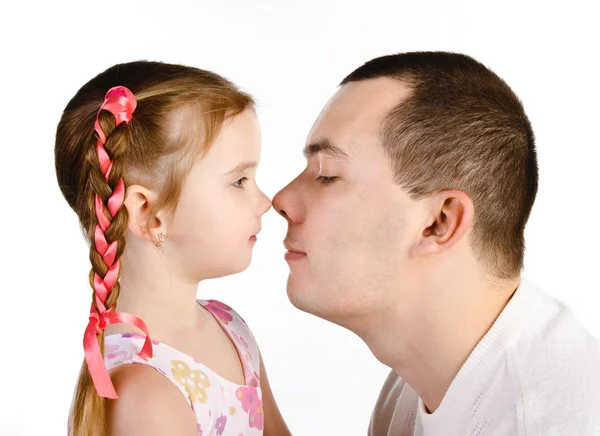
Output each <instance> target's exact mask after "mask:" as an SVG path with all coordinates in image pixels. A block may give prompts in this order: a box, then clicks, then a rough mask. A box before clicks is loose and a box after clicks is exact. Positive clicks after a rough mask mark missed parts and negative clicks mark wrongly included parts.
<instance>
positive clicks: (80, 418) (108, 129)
mask: <svg viewBox="0 0 600 436" xmlns="http://www.w3.org/2000/svg"><path fill="white" fill-rule="evenodd" d="M135 105H136V104H135V99H134V97H133V94H131V92H130V91H129V90H128V89H126V88H123V87H117V88H113V89H111V90H110V91H109V92H108V93H107V97H106V99H105V102H104V104H103V105H102V107H101V108H100V110H99V111H98V115H97V119H96V123H95V125H94V129H95V131H96V135H97V138H96V139H97V142H96V147H95V148H90V149H89V150H88V152H87V153H86V155H85V160H84V166H85V168H86V171H84V172H83V173H84V176H85V177H86V187H85V191H86V193H87V195H86V201H87V204H86V208H87V216H88V217H89V219H88V220H86V221H87V226H86V227H87V231H88V238H89V240H90V241H91V244H90V262H91V264H92V269H91V271H90V285H91V287H92V289H93V296H92V305H91V309H90V322H89V324H88V326H87V328H86V331H85V335H84V349H85V355H86V362H84V364H83V367H82V370H81V374H80V379H79V384H78V389H77V393H76V401H77V403H78V404H81V405H83V406H82V407H79V408H77V409H75V410H74V414H73V423H72V424H73V435H74V436H79V435H84V434H85V435H104V434H106V419H105V418H106V401H105V398H118V397H117V394H116V392H115V390H114V387H113V385H112V382H111V380H110V377H109V375H108V372H107V370H106V367H105V366H104V362H103V359H104V358H103V356H104V329H105V328H106V327H107V326H108V325H110V324H115V323H119V322H128V323H130V324H133V325H135V326H137V327H139V328H141V329H142V330H144V332H145V333H146V343H145V345H144V347H143V349H142V352H140V356H142V357H144V358H146V357H148V356H151V355H152V348H151V347H152V345H151V343H150V338H149V335H148V331H147V328H146V325H145V324H144V323H143V321H141V320H139V319H138V318H136V317H134V316H133V315H129V314H124V313H118V312H116V306H117V299H118V297H119V290H120V286H119V277H120V273H121V271H120V261H119V258H120V257H121V255H122V254H123V251H124V250H125V234H126V231H127V224H128V220H129V215H128V213H127V209H126V208H125V207H123V201H124V196H125V183H124V181H123V177H122V174H123V172H124V168H125V152H126V150H127V145H128V143H129V130H128V129H127V127H126V126H123V125H122V122H123V121H125V122H126V123H127V122H128V121H129V119H131V114H132V113H133V111H134V110H135ZM86 363H87V364H86Z"/></svg>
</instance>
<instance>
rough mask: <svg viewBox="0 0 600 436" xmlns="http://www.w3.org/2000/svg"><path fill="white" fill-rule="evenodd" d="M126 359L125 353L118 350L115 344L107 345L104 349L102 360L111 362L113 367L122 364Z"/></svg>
mask: <svg viewBox="0 0 600 436" xmlns="http://www.w3.org/2000/svg"><path fill="white" fill-rule="evenodd" d="M125 357H127V351H125V350H119V346H118V345H116V344H111V345H107V346H106V348H105V349H104V358H105V359H106V360H112V361H113V362H111V363H112V364H113V365H119V364H121V363H123V360H124V359H125Z"/></svg>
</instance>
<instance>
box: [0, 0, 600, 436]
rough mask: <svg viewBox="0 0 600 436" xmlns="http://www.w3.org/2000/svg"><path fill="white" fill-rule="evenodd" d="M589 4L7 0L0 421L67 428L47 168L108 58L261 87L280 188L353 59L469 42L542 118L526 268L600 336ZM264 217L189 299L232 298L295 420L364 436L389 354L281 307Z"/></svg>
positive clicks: (56, 217)
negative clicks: (240, 252)
mask: <svg viewBox="0 0 600 436" xmlns="http://www.w3.org/2000/svg"><path fill="white" fill-rule="evenodd" d="M593 3H595V2H592V1H590V2H588V3H584V2H581V1H569V2H566V1H564V2H550V1H539V2H514V1H503V2H497V3H496V4H492V3H491V2H479V1H441V0H436V1H427V2H418V1H410V2H403V1H393V2H392V1H390V2H383V1H376V0H370V1H361V2H357V3H354V4H353V3H351V2H348V1H337V2H335V1H310V2H291V1H275V0H272V1H262V2H258V1H251V0H237V1H200V0H198V1H175V0H171V1H168V2H166V1H160V2H158V1H149V0H146V1H143V2H142V1H140V2H132V1H113V0H103V1H66V0H54V1H38V2H27V1H22V2H19V4H18V6H17V5H14V4H13V5H11V4H9V3H8V2H3V5H2V6H1V7H0V8H1V10H0V36H1V38H0V41H1V42H0V44H1V54H2V57H1V60H0V62H1V63H2V68H1V69H0V74H1V82H0V86H1V87H2V91H1V93H0V112H1V113H0V115H1V116H0V123H1V130H0V132H1V140H0V143H1V144H2V145H1V154H0V162H1V171H0V178H1V185H0V186H1V187H2V191H1V193H2V194H1V199H2V201H1V203H0V208H1V210H0V212H1V213H0V220H1V221H0V232H1V233H0V256H1V258H0V259H1V262H0V270H1V279H0V310H1V312H0V403H1V404H0V406H1V407H0V434H1V435H39V434H44V435H64V434H65V430H66V418H67V410H68V407H69V404H70V400H71V395H72V389H73V384H74V382H75V379H76V376H77V373H78V370H79V366H80V363H81V359H82V345H81V341H82V334H83V329H84V327H85V325H86V322H87V310H88V307H89V302H90V298H91V293H90V288H89V286H88V284H87V274H88V271H89V267H90V266H89V262H88V259H87V256H88V251H87V247H86V246H85V243H84V242H83V238H82V237H81V235H80V233H79V228H78V222H77V220H76V217H75V214H74V213H73V212H71V210H70V209H69V207H68V205H67V204H66V202H65V201H64V200H63V198H62V196H61V194H60V191H59V189H58V187H57V184H56V179H55V175H54V161H53V145H54V138H53V136H54V132H55V129H56V124H57V122H58V120H59V117H60V115H61V111H62V109H63V108H64V106H65V105H66V103H67V101H68V100H69V99H70V98H71V97H72V95H73V94H74V93H75V92H76V91H77V89H78V88H79V87H80V86H81V85H83V84H84V83H85V82H86V81H87V80H89V79H90V78H91V77H92V76H94V75H96V74H97V73H99V72H100V71H102V70H104V69H105V68H107V67H109V66H111V65H112V64H114V63H117V62H124V61H131V60H137V59H149V60H162V61H168V62H177V63H184V64H188V65H192V66H197V67H201V68H205V69H211V70H214V71H216V72H218V73H220V74H222V75H224V76H226V77H228V78H229V79H231V80H233V81H234V82H236V83H237V84H238V85H240V86H241V87H242V88H243V89H245V90H247V91H249V92H251V93H252V94H254V95H255V96H256V97H257V99H258V101H259V116H260V121H261V124H262V126H263V136H264V146H263V161H262V164H261V169H260V171H259V182H260V183H261V186H262V188H263V189H264V191H265V192H266V193H267V194H268V195H269V196H272V195H274V194H275V193H276V192H277V190H278V189H280V188H281V187H282V186H284V185H285V184H287V183H288V182H289V181H290V180H291V179H292V178H293V177H294V176H295V175H296V174H297V173H298V172H300V171H301V169H302V168H303V165H304V159H303V157H302V155H301V148H302V146H303V145H304V139H305V136H306V134H307V132H308V130H309V128H310V127H311V124H312V122H313V121H314V119H315V117H316V116H317V114H318V112H319V111H320V109H321V107H322V105H323V104H324V103H325V102H326V100H327V99H328V98H329V96H330V95H331V94H332V93H333V92H334V91H335V88H336V86H337V83H339V81H340V80H341V79H342V78H343V77H344V76H345V75H346V74H348V73H349V72H350V71H352V70H353V69H354V68H356V67H358V66H359V65H360V64H362V63H363V62H365V61H367V60H369V59H371V58H373V57H375V56H379V55H383V54H389V53H394V52H400V51H408V50H450V51H460V52H464V53H467V54H470V55H472V56H474V57H475V58H477V59H479V60H480V61H482V62H484V63H485V64H486V65H488V66H489V67H490V68H492V69H493V70H494V71H495V72H497V73H498V74H499V75H500V76H501V77H503V78H504V79H505V80H506V81H507V82H508V84H509V85H510V86H511V87H512V88H513V89H514V90H515V91H516V93H517V94H518V95H519V96H520V98H521V99H522V100H523V102H524V105H525V108H526V111H527V113H528V114H529V116H530V118H531V121H532V123H533V126H534V130H535V132H536V134H537V144H538V152H539V164H540V168H541V170H540V191H539V195H538V198H537V202H536V204H535V206H534V210H533V214H532V217H531V220H530V222H529V226H528V228H527V234H526V238H527V256H526V271H525V275H526V276H527V277H529V278H530V279H531V280H532V281H534V282H535V283H537V284H538V285H540V286H541V287H543V288H544V289H545V290H546V291H547V292H549V293H551V294H552V295H554V296H556V297H558V298H560V299H562V300H563V301H565V302H567V304H568V305H570V306H571V308H572V309H573V310H574V312H575V313H576V314H577V316H578V317H579V318H580V319H581V320H582V321H583V323H584V324H586V325H587V326H588V327H589V328H590V329H591V330H592V331H593V332H594V333H595V334H596V335H597V336H600V317H598V314H597V312H598V306H599V304H600V285H599V284H598V278H597V271H598V268H599V267H600V262H599V261H600V256H599V255H598V246H599V245H600V223H599V220H600V208H599V206H598V203H599V201H600V199H599V198H598V188H597V180H598V173H599V167H600V152H599V149H600V141H599V139H598V136H599V135H598V125H599V120H600V109H599V102H600V91H599V87H598V79H599V68H598V53H599V50H598V49H599V47H598V41H600V31H599V30H598V29H599V27H598V19H599V14H598V12H596V10H594V9H593V8H592V4H593ZM594 8H595V7H594ZM90 128H91V126H90ZM342 219H343V217H342ZM263 228H264V230H263V232H262V233H261V238H260V240H259V243H258V245H257V247H256V249H255V250H256V251H255V255H254V261H253V263H252V265H251V267H250V268H249V270H248V271H246V272H244V273H243V274H240V275H237V276H233V277H228V278H225V279H219V280H216V281H212V282H210V283H208V282H207V283H204V284H202V285H201V287H200V296H201V297H214V298H219V299H221V300H223V301H225V302H227V303H229V304H230V305H232V306H234V307H235V308H236V309H237V310H238V311H239V312H241V313H242V315H243V316H244V317H245V318H246V320H247V321H248V323H249V324H250V326H251V327H252V328H253V331H254V334H255V336H256V337H257V339H258V340H259V343H260V346H261V348H262V353H263V355H264V359H265V362H266V365H267V370H268V373H269V377H270V380H271V384H272V387H273V390H274V392H275V396H276V398H277V400H278V402H279V405H280V408H281V410H282V412H283V415H284V417H285V418H286V420H287V422H288V424H289V426H290V428H291V430H292V431H293V433H294V435H300V436H302V435H336V436H337V435H349V436H352V435H364V434H365V433H366V427H367V423H368V420H369V416H370V413H371V408H372V406H373V403H374V401H375V399H376V396H377V394H378V391H379V388H380V386H381V383H382V381H383V379H384V377H385V376H386V374H387V369H386V368H385V367H384V366H383V365H381V364H380V363H379V362H377V361H376V360H375V359H374V358H373V357H372V356H371V355H370V353H369V351H368V349H367V347H366V346H365V345H364V344H363V343H362V342H361V341H360V340H359V339H358V338H357V337H355V336H354V335H353V334H352V333H349V332H347V331H345V330H342V329H341V328H339V327H337V326H334V325H332V324H329V323H327V322H325V321H322V320H320V319H317V318H314V317H312V316H309V315H306V314H303V313H301V312H299V311H297V310H296V309H294V308H293V307H292V306H291V305H290V303H289V302H288V300H287V297H286V295H285V281H286V277H287V265H286V264H285V262H284V260H283V256H282V255H283V246H282V239H283V237H284V235H285V231H286V226H285V222H284V220H283V219H281V218H280V217H278V216H277V215H276V213H275V212H274V211H270V212H269V213H268V214H267V215H265V218H264V220H263Z"/></svg>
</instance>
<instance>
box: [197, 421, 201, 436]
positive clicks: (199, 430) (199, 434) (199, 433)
mask: <svg viewBox="0 0 600 436" xmlns="http://www.w3.org/2000/svg"><path fill="white" fill-rule="evenodd" d="M197 428H198V436H202V427H201V426H200V424H198V427H197Z"/></svg>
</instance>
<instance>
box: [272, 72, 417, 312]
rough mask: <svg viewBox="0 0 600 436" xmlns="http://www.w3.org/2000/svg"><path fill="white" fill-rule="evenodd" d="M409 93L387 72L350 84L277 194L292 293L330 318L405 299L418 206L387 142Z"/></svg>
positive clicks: (326, 110)
mask: <svg viewBox="0 0 600 436" xmlns="http://www.w3.org/2000/svg"><path fill="white" fill-rule="evenodd" d="M408 93H409V90H408V89H407V88H406V87H405V86H404V85H402V84H401V83H400V82H398V81H395V80H392V79H387V78H382V79H374V80H366V81H362V82H354V83H349V84H347V85H344V86H342V87H341V88H340V89H339V90H338V92H337V93H336V94H335V95H334V96H333V97H332V98H331V100H330V101H329V102H328V103H327V105H326V106H325V108H324V109H323V110H322V112H321V114H320V115H319V117H318V118H317V120H316V122H315V124H314V126H313V128H312V130H311V132H310V134H309V135H308V139H307V143H306V147H305V154H306V156H307V165H306V169H305V170H304V171H303V172H302V173H301V174H300V175H299V176H298V177H296V178H295V179H294V180H293V181H292V182H291V183H290V184H289V185H288V186H286V187H285V188H284V189H282V190H281V191H280V192H279V193H278V194H277V195H276V196H275V198H274V199H273V206H274V207H275V209H276V210H277V211H278V212H279V213H281V214H282V215H283V216H284V217H285V218H286V220H287V221H288V234H287V237H286V239H285V242H284V243H285V245H286V248H287V249H288V250H290V251H298V252H303V253H305V254H302V253H300V254H298V253H293V252H292V253H286V260H287V261H288V264H289V267H290V275H289V278H288V286H287V290H288V296H289V298H290V301H291V302H292V304H294V306H296V307H297V308H299V309H301V310H304V311H306V312H309V313H313V314H315V315H317V316H320V317H323V318H326V319H329V320H331V321H334V322H336V321H343V319H345V318H348V317H352V316H357V315H361V314H364V313H370V312H371V311H373V310H374V309H377V308H378V307H383V306H385V305H387V304H390V303H391V302H392V301H391V299H395V298H400V297H399V295H398V293H399V292H401V289H398V286H399V285H402V277H404V276H405V271H406V269H407V263H408V260H409V252H410V247H411V245H412V244H413V243H414V242H415V238H416V236H417V235H418V234H419V231H418V226H419V224H420V217H419V216H418V215H419V209H418V207H417V205H416V202H414V201H413V200H411V199H410V198H409V197H408V195H407V194H406V192H405V191H403V190H402V189H401V188H400V187H399V186H398V185H397V184H396V183H394V177H393V171H392V166H391V163H390V159H389V157H388V155H387V154H386V153H385V151H384V149H383V147H382V145H381V125H382V121H383V120H384V117H385V116H386V115H387V114H388V113H389V111H390V110H391V109H392V108H393V107H395V106H396V105H397V104H398V103H399V102H400V101H402V99H403V98H405V97H406V96H407V95H408Z"/></svg>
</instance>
